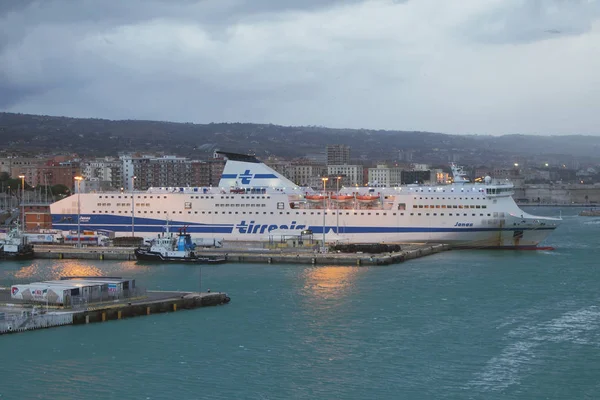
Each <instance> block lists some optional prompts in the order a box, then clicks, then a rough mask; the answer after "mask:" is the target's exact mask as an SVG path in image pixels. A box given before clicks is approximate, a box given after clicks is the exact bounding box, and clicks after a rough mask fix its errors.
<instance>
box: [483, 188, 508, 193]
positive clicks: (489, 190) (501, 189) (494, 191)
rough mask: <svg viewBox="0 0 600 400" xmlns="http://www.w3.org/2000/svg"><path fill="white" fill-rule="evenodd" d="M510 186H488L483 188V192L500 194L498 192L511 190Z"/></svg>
mask: <svg viewBox="0 0 600 400" xmlns="http://www.w3.org/2000/svg"><path fill="white" fill-rule="evenodd" d="M512 190H513V189H512V188H510V187H508V188H488V189H485V192H486V193H487V194H500V193H508V192H512Z"/></svg>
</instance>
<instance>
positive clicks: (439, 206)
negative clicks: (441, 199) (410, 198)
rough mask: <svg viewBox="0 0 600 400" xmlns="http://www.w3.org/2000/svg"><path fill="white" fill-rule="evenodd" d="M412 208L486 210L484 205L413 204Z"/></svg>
mask: <svg viewBox="0 0 600 400" xmlns="http://www.w3.org/2000/svg"><path fill="white" fill-rule="evenodd" d="M413 208H487V206H485V205H473V204H471V205H456V204H453V205H446V204H436V205H429V204H419V205H416V204H413Z"/></svg>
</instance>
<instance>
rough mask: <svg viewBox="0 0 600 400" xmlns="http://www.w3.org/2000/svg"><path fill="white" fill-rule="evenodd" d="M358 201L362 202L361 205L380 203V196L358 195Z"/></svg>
mask: <svg viewBox="0 0 600 400" xmlns="http://www.w3.org/2000/svg"><path fill="white" fill-rule="evenodd" d="M356 200H358V201H360V202H361V203H372V202H375V201H379V195H378V194H377V195H375V194H365V195H357V196H356Z"/></svg>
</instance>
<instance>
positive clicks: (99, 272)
mask: <svg viewBox="0 0 600 400" xmlns="http://www.w3.org/2000/svg"><path fill="white" fill-rule="evenodd" d="M149 268H150V267H149V266H147V265H140V264H137V263H135V262H134V261H124V262H113V261H109V262H106V263H102V262H101V263H95V262H94V263H91V262H89V261H85V260H35V261H31V262H27V263H26V264H25V265H23V264H22V263H17V262H11V263H6V264H4V265H3V266H2V269H1V270H0V280H2V281H5V282H32V281H36V280H54V279H60V278H62V277H66V276H112V275H117V276H122V275H128V274H131V275H137V274H142V273H144V272H147V271H148V269H149Z"/></svg>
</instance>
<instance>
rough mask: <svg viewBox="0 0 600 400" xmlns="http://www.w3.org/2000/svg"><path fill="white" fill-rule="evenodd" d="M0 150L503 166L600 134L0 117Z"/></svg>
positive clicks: (562, 150)
mask: <svg viewBox="0 0 600 400" xmlns="http://www.w3.org/2000/svg"><path fill="white" fill-rule="evenodd" d="M0 141H1V142H0V151H2V150H4V151H5V152H31V153H34V152H39V153H77V154H79V155H82V156H100V155H116V154H117V153H119V152H125V151H162V152H164V153H172V154H178V155H182V156H188V157H196V156H198V157H199V156H200V155H206V154H209V153H211V152H212V150H214V149H216V148H219V149H222V150H227V151H233V152H242V153H248V152H251V153H254V154H256V155H257V156H259V157H265V156H268V155H279V156H283V157H289V158H293V157H303V156H306V155H307V154H315V153H322V152H323V151H324V150H325V146H326V145H327V144H347V145H349V146H351V149H352V150H351V153H352V157H353V158H357V159H358V158H361V159H363V160H373V161H376V160H397V159H398V151H399V150H410V151H411V152H412V155H413V160H414V161H428V162H440V163H446V162H448V161H451V160H456V159H458V160H459V161H461V162H466V163H471V164H474V163H485V162H490V161H492V162H502V161H506V160H512V159H514V158H515V157H520V158H523V159H527V160H539V162H544V160H546V161H553V162H556V161H557V160H565V161H569V160H573V159H579V160H581V161H590V162H591V161H593V160H596V161H597V155H598V154H599V150H600V137H594V136H550V137H544V136H531V135H506V136H500V137H497V136H496V137H495V136H487V135H470V136H466V135H447V134H442V133H432V132H407V131H378V130H365V129H330V128H324V127H314V126H303V127H292V126H279V125H271V124H249V123H211V124H192V123H173V122H159V121H137V120H125V121H111V120H105V119H93V118H67V117H50V116H41V115H28V114H14V113H0Z"/></svg>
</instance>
